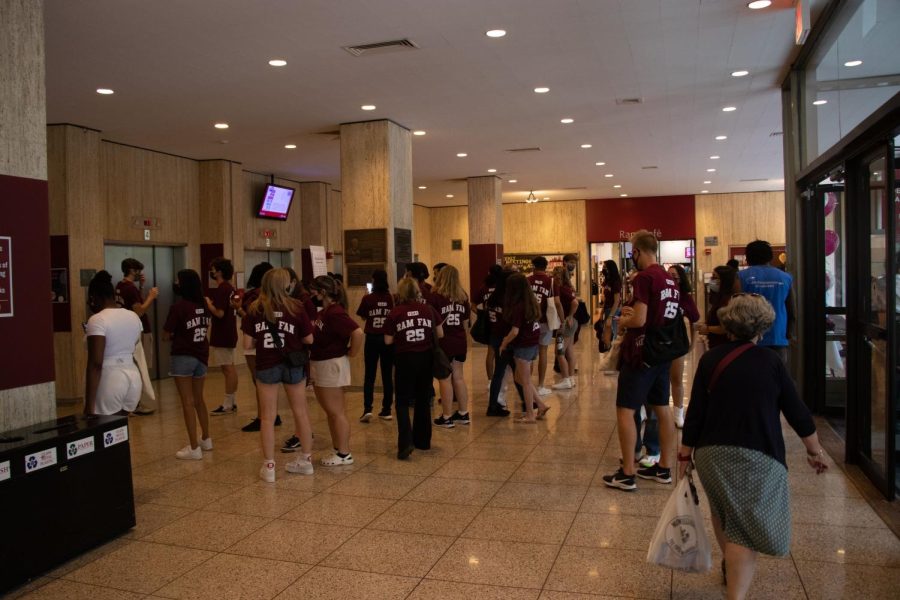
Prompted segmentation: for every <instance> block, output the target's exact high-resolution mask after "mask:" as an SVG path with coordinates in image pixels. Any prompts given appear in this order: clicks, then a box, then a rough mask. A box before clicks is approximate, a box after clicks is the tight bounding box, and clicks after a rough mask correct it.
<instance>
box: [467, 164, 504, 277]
mask: <svg viewBox="0 0 900 600" xmlns="http://www.w3.org/2000/svg"><path fill="white" fill-rule="evenodd" d="M468 184H469V193H468V198H469V289H470V290H471V292H470V293H472V294H474V293H475V292H476V291H478V289H479V288H481V285H482V282H483V281H484V278H485V277H486V276H487V272H488V269H489V268H490V267H491V265H496V264H500V263H501V262H502V261H503V203H502V197H501V180H500V178H499V177H497V176H495V175H488V176H485V177H470V178H469V180H468Z"/></svg>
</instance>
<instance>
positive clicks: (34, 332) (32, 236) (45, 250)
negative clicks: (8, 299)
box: [0, 175, 54, 390]
mask: <svg viewBox="0 0 900 600" xmlns="http://www.w3.org/2000/svg"><path fill="white" fill-rule="evenodd" d="M0 236H8V237H11V238H12V244H11V245H12V261H11V263H12V276H13V281H12V286H11V289H12V299H13V316H11V317H0V341H2V343H0V390H7V389H10V388H16V387H23V386H26V385H35V384H38V383H46V382H48V381H53V377H54V369H53V311H52V310H51V302H50V291H51V290H50V243H49V240H50V209H49V202H48V199H47V182H46V181H40V180H37V179H25V178H23V177H10V176H8V175H0Z"/></svg>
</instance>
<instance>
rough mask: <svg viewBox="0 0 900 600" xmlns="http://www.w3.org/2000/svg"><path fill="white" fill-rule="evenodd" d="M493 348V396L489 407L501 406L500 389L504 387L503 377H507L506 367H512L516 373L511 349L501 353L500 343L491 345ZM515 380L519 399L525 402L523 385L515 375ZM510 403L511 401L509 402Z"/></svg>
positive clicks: (489, 401)
mask: <svg viewBox="0 0 900 600" xmlns="http://www.w3.org/2000/svg"><path fill="white" fill-rule="evenodd" d="M491 348H492V349H493V352H494V376H493V377H492V378H491V396H490V399H489V400H488V408H492V407H497V406H499V404H498V403H497V398H498V397H499V396H500V390H501V389H503V378H504V377H506V368H507V367H511V368H512V370H513V375H515V374H516V361H515V359H514V358H513V353H512V352H511V351H510V350H507V351H506V352H503V353H501V352H500V345H499V344H498V345H496V346H494V345H491ZM513 382H514V383H515V384H516V391H517V392H519V399H520V400H521V401H522V402H523V403H524V402H525V394H524V392H523V391H522V386H521V385H519V382H518V381H516V380H515V377H513ZM508 405H509V403H508V402H507V406H508Z"/></svg>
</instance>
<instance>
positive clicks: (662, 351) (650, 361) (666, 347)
mask: <svg viewBox="0 0 900 600" xmlns="http://www.w3.org/2000/svg"><path fill="white" fill-rule="evenodd" d="M690 348H691V342H690V340H689V339H688V334H687V329H686V328H685V326H684V312H682V310H681V309H680V308H679V309H678V314H677V315H675V318H674V319H672V321H670V322H669V323H666V324H664V325H662V326H661V327H650V326H648V327H647V329H646V331H645V333H644V346H643V350H642V356H643V358H644V365H645V366H648V367H655V366H656V365H661V364H663V363H667V362H671V361H673V360H675V359H676V358H678V357H680V356H684V355H685V354H687V353H688V350H690Z"/></svg>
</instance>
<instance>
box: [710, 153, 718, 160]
mask: <svg viewBox="0 0 900 600" xmlns="http://www.w3.org/2000/svg"><path fill="white" fill-rule="evenodd" d="M709 160H719V155H718V154H713V155H712V156H710V157H709Z"/></svg>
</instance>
